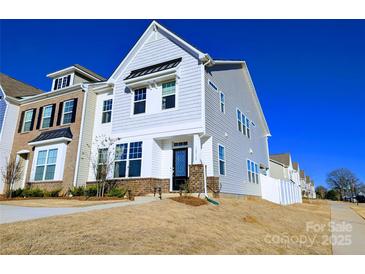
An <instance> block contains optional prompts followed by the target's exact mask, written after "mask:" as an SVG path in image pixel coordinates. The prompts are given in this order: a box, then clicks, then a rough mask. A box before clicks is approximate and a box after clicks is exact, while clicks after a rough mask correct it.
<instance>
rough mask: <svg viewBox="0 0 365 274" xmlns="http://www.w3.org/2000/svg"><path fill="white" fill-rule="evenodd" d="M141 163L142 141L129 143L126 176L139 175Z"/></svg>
mask: <svg viewBox="0 0 365 274" xmlns="http://www.w3.org/2000/svg"><path fill="white" fill-rule="evenodd" d="M141 165H142V142H133V143H130V144H129V168H128V177H139V176H141Z"/></svg>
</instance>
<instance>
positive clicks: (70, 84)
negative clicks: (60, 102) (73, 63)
mask: <svg viewBox="0 0 365 274" xmlns="http://www.w3.org/2000/svg"><path fill="white" fill-rule="evenodd" d="M69 75H70V83H69V85H68V86H66V87H62V84H61V87H60V88H56V89H55V86H54V85H55V82H56V80H57V79H58V82H57V86H58V83H59V81H60V79H62V80H61V82H63V79H64V78H66V77H68V76H69ZM74 78H75V73H71V74H67V75H64V76H61V77H57V78H54V79H53V81H52V90H53V91H56V90H61V89H64V88H67V87H70V86H72V85H73V81H74Z"/></svg>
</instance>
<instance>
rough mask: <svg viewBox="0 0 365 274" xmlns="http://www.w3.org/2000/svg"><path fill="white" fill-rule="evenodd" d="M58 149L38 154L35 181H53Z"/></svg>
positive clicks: (41, 151) (42, 151)
mask: <svg viewBox="0 0 365 274" xmlns="http://www.w3.org/2000/svg"><path fill="white" fill-rule="evenodd" d="M57 152H58V149H57V148H55V149H49V150H40V151H39V152H38V157H37V162H36V169H35V175H34V180H35V181H48V180H53V179H54V175H55V171H56V162H57Z"/></svg>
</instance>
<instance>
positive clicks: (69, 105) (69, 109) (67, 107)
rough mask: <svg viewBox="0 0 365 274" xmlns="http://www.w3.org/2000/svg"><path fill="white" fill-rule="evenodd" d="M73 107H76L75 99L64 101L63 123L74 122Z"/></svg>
mask: <svg viewBox="0 0 365 274" xmlns="http://www.w3.org/2000/svg"><path fill="white" fill-rule="evenodd" d="M73 109H74V100H73V99H72V100H68V101H66V102H64V103H63V111H62V125H65V124H70V123H71V122H72V113H73Z"/></svg>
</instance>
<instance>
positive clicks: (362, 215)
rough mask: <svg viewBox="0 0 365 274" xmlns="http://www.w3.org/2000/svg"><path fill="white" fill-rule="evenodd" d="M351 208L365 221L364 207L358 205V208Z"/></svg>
mask: <svg viewBox="0 0 365 274" xmlns="http://www.w3.org/2000/svg"><path fill="white" fill-rule="evenodd" d="M351 208H352V209H353V210H354V211H355V212H356V213H357V214H359V215H360V216H361V217H363V218H364V219H365V207H364V206H362V205H360V204H359V205H358V206H351Z"/></svg>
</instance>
